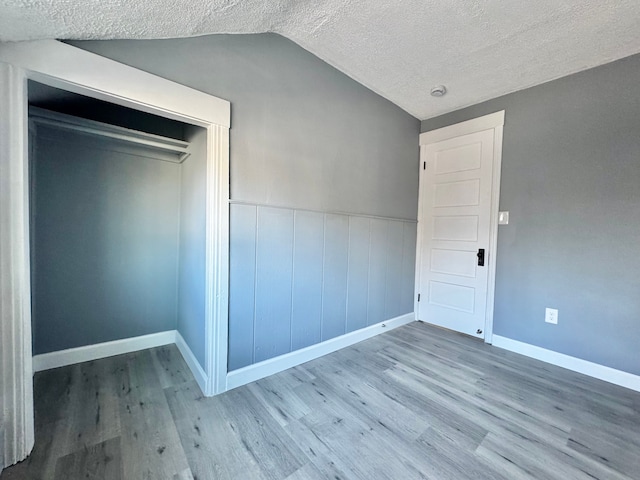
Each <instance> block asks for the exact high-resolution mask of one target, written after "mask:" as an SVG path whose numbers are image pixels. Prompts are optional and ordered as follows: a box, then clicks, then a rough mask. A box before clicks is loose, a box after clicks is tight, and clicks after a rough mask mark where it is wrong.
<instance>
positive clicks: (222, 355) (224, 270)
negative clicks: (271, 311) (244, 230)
mask: <svg viewBox="0 0 640 480" xmlns="http://www.w3.org/2000/svg"><path fill="white" fill-rule="evenodd" d="M207 159H208V160H207V162H208V163H207V191H206V196H207V198H206V204H207V209H206V220H205V221H206V231H207V234H206V247H205V248H206V259H205V332H204V334H205V343H206V349H205V369H206V371H207V372H208V373H209V375H208V379H207V386H206V388H205V389H204V394H205V395H207V396H212V395H216V394H218V393H222V392H224V391H226V389H227V388H226V386H227V385H226V378H227V371H228V369H227V363H228V356H229V354H228V349H229V129H228V128H225V127H221V126H218V125H211V126H210V127H209V128H208V133H207Z"/></svg>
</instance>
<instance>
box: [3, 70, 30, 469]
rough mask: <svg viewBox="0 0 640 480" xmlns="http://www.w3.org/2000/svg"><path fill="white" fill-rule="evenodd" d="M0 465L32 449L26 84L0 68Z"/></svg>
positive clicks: (21, 77) (21, 74) (17, 74)
mask: <svg viewBox="0 0 640 480" xmlns="http://www.w3.org/2000/svg"><path fill="white" fill-rule="evenodd" d="M0 85H2V88H0V425H2V427H0V435H2V437H3V438H2V439H1V440H0V448H1V450H0V465H2V466H3V467H6V466H9V465H13V464H14V463H16V462H19V461H20V460H23V459H24V458H25V457H26V456H27V455H28V454H29V453H30V452H31V449H32V448H33V444H34V439H35V437H34V417H33V382H32V381H31V379H32V365H31V305H30V299H31V284H30V266H29V263H30V260H29V207H28V205H29V200H28V198H29V173H28V168H27V167H28V164H27V162H26V159H27V158H28V122H27V81H26V78H25V72H24V71H23V70H22V69H21V68H18V67H14V66H12V65H7V64H2V63H0Z"/></svg>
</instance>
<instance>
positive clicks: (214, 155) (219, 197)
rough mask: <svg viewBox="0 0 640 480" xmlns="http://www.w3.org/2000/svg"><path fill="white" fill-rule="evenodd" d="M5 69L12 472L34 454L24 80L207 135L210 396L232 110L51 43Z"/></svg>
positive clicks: (221, 372)
mask: <svg viewBox="0 0 640 480" xmlns="http://www.w3.org/2000/svg"><path fill="white" fill-rule="evenodd" d="M0 64H1V65H0V75H2V85H3V87H5V88H2V89H0V145H1V146H0V167H1V168H2V172H1V174H0V177H1V178H2V180H0V190H1V192H0V197H1V198H0V201H1V202H0V217H1V218H0V219H1V220H2V229H1V231H0V236H1V238H0V240H1V241H0V260H1V261H2V268H1V269H0V286H1V287H2V307H1V313H2V331H1V332H0V333H2V338H0V340H1V341H2V345H0V350H1V351H2V355H3V359H2V366H1V367H0V381H2V384H1V385H0V388H2V392H1V393H2V402H3V405H7V407H6V408H5V409H4V410H3V412H2V413H3V415H5V416H6V418H2V419H1V420H2V421H3V422H4V423H5V425H9V428H6V429H5V430H6V432H5V438H6V441H5V442H4V449H5V452H3V453H4V463H5V464H6V465H10V464H12V463H15V462H17V461H20V460H23V459H24V458H25V457H26V456H27V455H28V454H29V452H30V450H31V448H32V446H33V438H34V431H33V396H32V392H31V390H30V389H31V374H32V369H31V361H32V357H31V351H30V345H31V318H30V306H29V299H30V281H29V279H30V269H29V231H28V226H29V222H28V194H29V192H28V188H27V187H28V182H27V178H28V175H27V169H28V140H27V131H28V130H27V128H28V127H27V125H28V112H27V88H26V87H27V80H28V79H32V80H36V81H38V82H41V83H44V84H46V85H49V86H52V87H56V88H61V89H63V90H67V91H70V92H74V93H79V94H81V95H86V96H89V97H93V98H98V99H100V100H105V101H108V102H111V103H116V104H118V105H123V106H125V107H129V108H134V109H137V110H141V111H144V112H147V113H152V114H155V115H160V116H163V117H167V118H171V119H173V120H178V121H182V122H186V123H190V124H192V125H197V126H200V127H204V128H206V129H207V137H208V139H207V143H208V145H209V148H207V178H208V179H209V181H208V182H207V185H208V188H207V203H206V209H207V212H206V215H207V224H206V236H207V240H206V242H207V258H206V264H207V275H208V278H207V280H206V281H207V291H206V292H205V296H206V312H205V315H206V318H205V332H203V333H204V335H205V354H206V358H207V363H206V365H205V371H206V372H207V377H208V385H209V386H210V388H208V389H207V391H206V392H205V394H207V395H211V394H212V393H217V392H219V391H222V390H221V388H220V387H221V386H224V383H225V382H224V379H225V378H226V373H227V354H226V353H227V337H226V332H227V329H228V325H227V323H228V312H227V305H228V279H229V264H228V258H229V241H228V240H229V231H228V229H229V212H228V200H229V127H230V121H231V105H230V103H229V102H227V101H225V100H222V99H219V98H216V97H213V96H211V95H207V94H205V93H203V92H199V91H197V90H194V89H191V88H188V87H185V86H184V85H179V84H177V83H174V82H171V81H169V80H166V79H164V78H161V77H157V76H155V75H151V74H149V73H145V72H142V71H140V70H137V69H135V68H132V67H129V66H127V65H123V64H121V63H118V62H114V61H113V60H109V59H107V58H103V57H100V56H98V55H95V54H93V53H90V52H86V51H84V50H82V49H79V48H76V47H73V46H71V45H66V44H64V43H61V42H58V41H55V40H42V41H35V42H20V43H0ZM9 174H10V175H11V178H9ZM5 240H6V241H5ZM5 330H6V331H5ZM222 336H224V338H221V337H222ZM22 373H25V375H22ZM27 373H28V376H27ZM7 399H9V400H7ZM14 400H15V402H14ZM14 403H16V405H19V406H16V405H14ZM0 463H2V461H0Z"/></svg>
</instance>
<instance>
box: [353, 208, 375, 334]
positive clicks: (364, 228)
mask: <svg viewBox="0 0 640 480" xmlns="http://www.w3.org/2000/svg"><path fill="white" fill-rule="evenodd" d="M370 223H371V221H370V219H368V218H366V217H351V218H349V277H348V282H349V283H348V285H347V288H348V293H349V296H348V298H347V332H353V331H354V330H359V329H361V328H364V327H366V326H367V303H368V301H369V235H370V228H369V224H370Z"/></svg>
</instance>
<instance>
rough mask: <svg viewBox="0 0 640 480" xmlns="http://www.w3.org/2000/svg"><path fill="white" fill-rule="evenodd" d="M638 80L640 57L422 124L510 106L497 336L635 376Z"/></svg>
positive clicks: (638, 331) (639, 369) (638, 333)
mask: <svg viewBox="0 0 640 480" xmlns="http://www.w3.org/2000/svg"><path fill="white" fill-rule="evenodd" d="M639 78H640V56H638V55H636V56H633V57H629V58H626V59H623V60H620V61H617V62H614V63H611V64H608V65H605V66H602V67H599V68H595V69H592V70H588V71H585V72H582V73H578V74H575V75H572V76H569V77H565V78H562V79H559V80H555V81H553V82H549V83H546V84H544V85H540V86H538V87H534V88H529V89H527V90H523V91H520V92H517V93H513V94H510V95H507V96H504V97H500V98H497V99H495V100H491V101H488V102H485V103H482V104H479V105H475V106H472V107H469V108H466V109H464V110H460V111H457V112H453V113H451V114H448V115H444V116H442V117H438V118H434V119H430V120H425V121H423V122H422V131H428V130H432V129H435V128H439V127H442V126H445V125H450V124H454V123H458V122H460V121H464V120H468V119H470V118H474V117H478V116H481V115H485V114H487V113H491V112H495V111H497V110H502V109H504V110H506V117H505V126H504V143H503V160H502V185H501V191H500V209H501V210H509V211H510V224H509V225H508V226H501V227H500V229H499V236H498V259H497V262H498V263H497V278H496V301H495V320H494V322H495V323H494V332H495V333H496V334H497V335H502V336H505V337H509V338H512V339H515V340H519V341H522V342H526V343H530V344H532V345H537V346H540V347H543V348H547V349H550V350H554V351H557V352H561V353H564V354H567V355H571V356H575V357H578V358H582V359H585V360H588V361H591V362H595V363H599V364H602V365H606V366H609V367H613V368H616V369H620V370H623V371H627V372H630V373H633V374H636V375H637V374H640V356H639V355H638V345H640V294H639V292H640V275H639V273H638V272H640V254H639V253H640V251H639V249H638V240H639V239H640V188H639V185H640V82H638V79H639ZM545 307H552V308H558V309H559V317H558V318H559V323H558V325H551V324H546V323H544V309H545Z"/></svg>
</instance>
